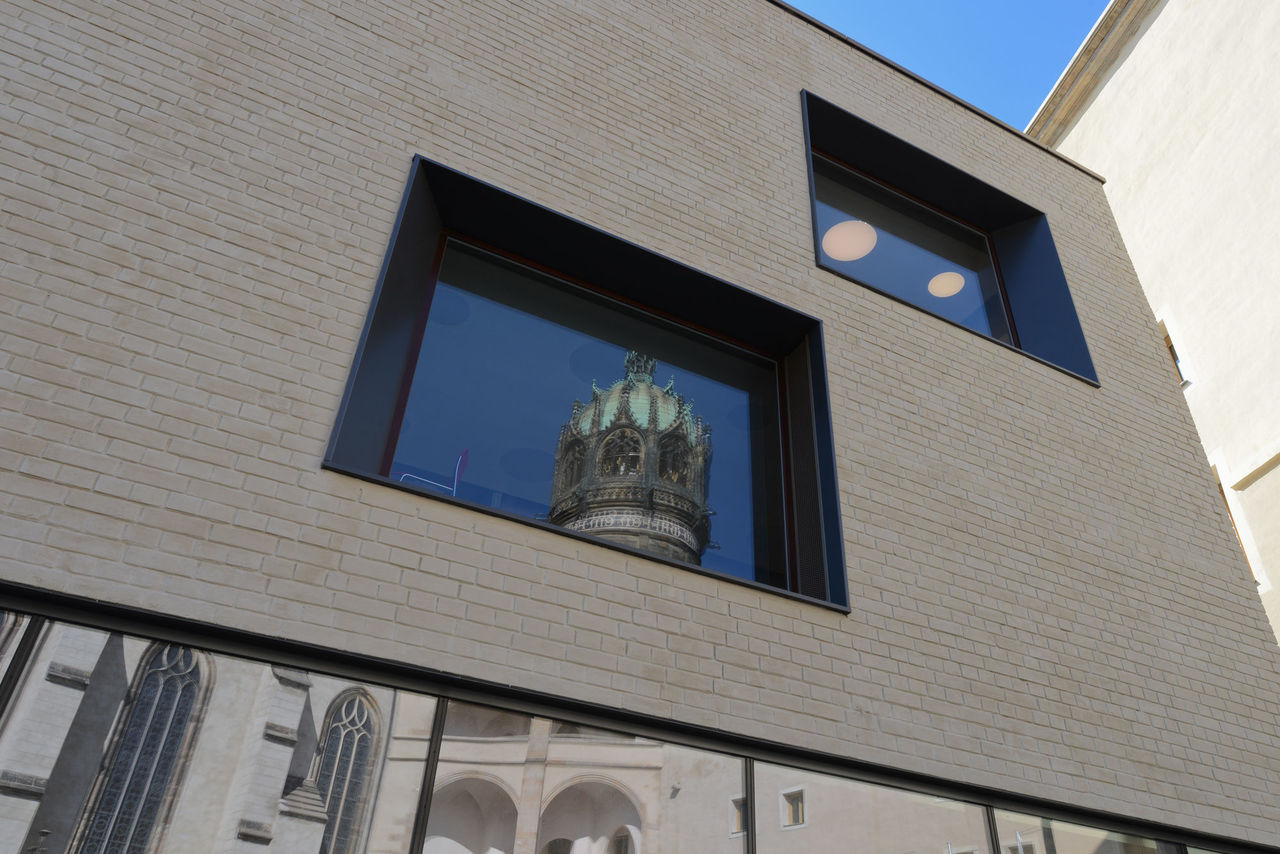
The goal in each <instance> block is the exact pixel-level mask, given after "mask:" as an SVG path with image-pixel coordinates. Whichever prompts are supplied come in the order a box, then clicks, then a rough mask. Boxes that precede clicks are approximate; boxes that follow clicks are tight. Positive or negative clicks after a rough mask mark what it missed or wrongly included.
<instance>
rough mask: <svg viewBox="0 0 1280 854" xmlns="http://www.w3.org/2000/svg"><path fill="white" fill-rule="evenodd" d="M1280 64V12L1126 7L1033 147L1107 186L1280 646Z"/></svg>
mask: <svg viewBox="0 0 1280 854" xmlns="http://www.w3.org/2000/svg"><path fill="white" fill-rule="evenodd" d="M1126 6H1128V7H1133V8H1132V10H1131V11H1129V12H1128V15H1127V17H1126V16H1125V15H1123V14H1122V13H1123V12H1124V11H1125V9H1124V7H1126ZM1278 64H1280V6H1277V5H1276V4H1274V3H1254V2H1248V0H1227V2H1221V3H1206V2H1196V0H1166V2H1128V3H1125V2H1120V0H1117V2H1114V3H1112V8H1111V9H1109V10H1108V12H1107V14H1105V15H1104V16H1103V19H1102V21H1101V22H1100V24H1099V27H1098V28H1097V29H1096V30H1095V32H1094V33H1093V34H1092V35H1091V37H1090V40H1089V41H1087V42H1086V43H1085V46H1084V47H1083V48H1082V50H1081V52H1080V55H1079V56H1077V58H1076V60H1075V61H1074V62H1073V68H1074V69H1079V71H1080V74H1079V76H1078V79H1076V78H1074V77H1073V76H1072V74H1071V69H1069V71H1068V75H1067V77H1065V78H1064V80H1063V82H1062V83H1061V84H1060V85H1059V91H1056V92H1055V93H1054V95H1052V96H1051V97H1050V99H1049V101H1048V102H1047V103H1046V109H1043V110H1042V111H1041V115H1039V116H1037V117H1036V119H1035V120H1034V121H1033V123H1032V126H1031V128H1030V132H1031V133H1032V135H1033V136H1037V137H1041V138H1044V139H1045V141H1047V142H1050V143H1052V144H1054V145H1055V146H1056V147H1057V148H1058V149H1059V150H1060V151H1062V152H1064V153H1065V154H1067V155H1069V156H1071V157H1073V158H1075V159H1076V160H1078V161H1079V162H1081V163H1083V164H1085V165H1087V166H1089V167H1090V168H1091V169H1094V170H1096V171H1098V172H1100V173H1101V174H1103V175H1104V176H1106V178H1107V185H1106V191H1107V198H1108V199H1109V200H1110V202H1111V206H1112V209H1113V210H1114V211H1115V216H1116V221H1117V222H1118V223H1119V226H1120V233H1121V235H1122V236H1123V237H1124V241H1125V245H1126V246H1127V247H1128V250H1129V254H1130V255H1131V257H1132V258H1133V263H1134V267H1135V268H1136V269H1137V272H1138V278H1139V280H1140V281H1141V282H1142V287H1143V289H1144V291H1145V292H1146V295H1147V299H1148V300H1149V301H1150V303H1151V307H1152V309H1153V310H1154V312H1155V315H1156V318H1157V319H1158V320H1159V321H1160V322H1162V323H1163V324H1164V326H1165V330H1164V331H1165V332H1166V334H1168V335H1169V337H1170V339H1171V341H1172V342H1173V345H1174V347H1175V348H1176V350H1177V353H1178V356H1179V358H1180V359H1181V363H1182V370H1183V374H1184V376H1185V377H1186V378H1187V380H1188V382H1187V383H1186V385H1185V392H1186V398H1187V403H1188V405H1189V406H1190V408H1191V414H1192V416H1193V417H1194V418H1195V423H1196V427H1197V429H1198V430H1199V432H1200V439H1201V441H1202V442H1203V443H1204V449H1205V452H1206V454H1207V455H1208V459H1209V462H1210V464H1212V466H1213V467H1214V469H1215V471H1216V474H1217V477H1218V479H1219V481H1220V482H1221V484H1222V487H1223V491H1224V494H1225V496H1226V499H1227V502H1228V504H1229V505H1230V507H1231V511H1232V514H1233V516H1234V518H1235V522H1236V524H1237V526H1238V527H1239V531H1240V538H1241V541H1242V542H1243V544H1244V547H1245V551H1246V553H1247V554H1248V556H1249V560H1250V564H1251V566H1252V568H1253V572H1254V574H1255V575H1256V576H1257V581H1258V589H1259V591H1260V592H1261V593H1262V600H1263V602H1264V603H1265V604H1266V606H1267V609H1268V612H1269V614H1270V617H1271V622H1272V625H1273V626H1274V627H1275V628H1276V631H1277V633H1280V588H1277V586H1276V585H1277V582H1280V469H1278V468H1277V464H1278V463H1280V373H1278V372H1277V371H1276V365H1277V364H1280V337H1278V336H1277V335H1276V328H1277V324H1278V323H1280V290H1278V289H1277V287H1276V271H1277V270H1278V269H1280V243H1278V242H1277V241H1276V240H1275V235H1276V233H1277V231H1280V100H1277V98H1276V96H1275V71H1276V68H1277V66H1278ZM1059 101H1061V102H1062V104H1061V105H1060V104H1059V103H1058V102H1059ZM1163 379H1164V380H1166V381H1170V382H1177V381H1178V380H1177V378H1176V376H1175V375H1174V374H1173V372H1168V373H1167V375H1166V377H1164V378H1163Z"/></svg>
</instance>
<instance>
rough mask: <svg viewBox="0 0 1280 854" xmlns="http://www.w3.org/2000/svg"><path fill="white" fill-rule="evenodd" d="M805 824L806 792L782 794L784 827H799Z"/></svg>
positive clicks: (801, 790)
mask: <svg viewBox="0 0 1280 854" xmlns="http://www.w3.org/2000/svg"><path fill="white" fill-rule="evenodd" d="M802 824H804V790H803V789H800V790H797V791H794V792H783V793H782V826H783V827H799V826H800V825H802Z"/></svg>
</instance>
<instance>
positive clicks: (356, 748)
mask: <svg viewBox="0 0 1280 854" xmlns="http://www.w3.org/2000/svg"><path fill="white" fill-rule="evenodd" d="M375 738H376V720H375V713H374V708H373V704H372V702H371V701H370V699H369V698H368V697H367V696H365V694H364V693H363V692H356V691H353V692H350V693H346V694H342V695H340V696H339V697H338V698H337V699H336V700H334V701H333V703H332V705H330V706H329V714H328V717H327V718H326V720H325V725H324V744H323V746H322V747H321V749H320V755H319V761H318V765H317V767H316V775H315V776H316V787H317V788H318V789H319V790H320V796H321V797H322V798H323V799H324V804H325V812H327V813H328V815H329V820H328V822H326V824H325V828H324V840H323V841H322V843H321V845H320V854H347V852H353V851H355V850H356V845H357V843H358V842H359V837H360V832H361V829H362V827H363V825H364V813H365V805H366V802H367V801H368V796H367V791H368V788H369V775H370V774H371V773H372V770H373V759H374V757H373V754H374V743H375Z"/></svg>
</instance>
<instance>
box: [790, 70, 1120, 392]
mask: <svg viewBox="0 0 1280 854" xmlns="http://www.w3.org/2000/svg"><path fill="white" fill-rule="evenodd" d="M804 110H805V131H806V135H807V141H808V154H809V163H810V175H811V176H812V182H813V183H812V191H813V196H812V202H813V205H812V212H813V228H814V251H815V260H816V262H817V264H818V266H819V267H821V268H822V269H824V270H828V271H830V272H832V273H834V274H836V275H838V276H841V277H843V278H845V279H847V280H848V281H850V282H855V283H857V284H859V285H862V286H864V287H867V288H870V289H872V290H874V291H877V292H878V293H882V294H885V295H886V296H889V297H891V298H893V299H895V300H898V301H900V302H902V303H905V304H907V305H911V306H914V307H916V308H918V309H920V310H922V311H925V312H928V313H929V314H932V315H933V316H935V317H940V318H942V319H944V320H946V321H948V322H950V323H954V324H956V325H958V326H961V327H963V328H965V329H969V330H971V331H973V332H975V333H977V334H979V335H983V336H986V337H987V338H989V339H991V340H993V341H996V342H999V343H1000V344H1002V345H1004V346H1005V347H1010V348H1012V349H1015V350H1018V351H1019V352H1022V353H1025V354H1026V355H1028V356H1031V357H1033V358H1035V359H1038V360H1039V361H1041V362H1044V363H1045V364H1047V365H1052V366H1053V367H1056V368H1058V369H1060V370H1063V371H1066V372H1068V373H1070V374H1073V375H1074V376H1076V377H1079V378H1080V379H1083V380H1084V381H1085V382H1088V383H1091V384H1093V385H1097V384H1098V375H1097V371H1095V370H1094V367H1093V359H1092V358H1091V357H1090V355H1089V348H1088V345H1087V344H1086V343H1085V340H1084V331H1083V329H1082V328H1081V326H1080V321H1079V318H1078V317H1077V315H1076V309H1075V303H1074V302H1073V300H1072V298H1071V291H1070V288H1069V287H1068V286H1067V279H1066V274H1065V273H1064V271H1063V267H1062V263H1061V261H1060V259H1059V258H1058V251H1057V248H1056V247H1055V245H1054V239H1053V233H1052V229H1051V228H1050V225H1049V219H1048V217H1047V216H1045V214H1044V213H1043V212H1041V211H1038V210H1036V209H1035V208H1033V207H1031V206H1030V205H1028V204H1026V203H1025V202H1022V201H1020V200H1019V199H1016V198H1014V197H1013V196H1010V195H1008V194H1007V193H1005V192H1003V191H1001V190H999V189H997V188H995V187H993V186H991V185H989V184H987V183H985V182H983V181H981V180H979V179H978V178H975V177H974V176H972V175H969V174H967V173H965V172H964V171H963V170H961V169H958V168H956V167H955V166H953V165H951V164H950V163H947V162H946V161H944V160H941V159H939V158H938V157H936V156H935V155H933V154H930V153H928V152H927V151H924V150H922V149H919V148H916V147H915V146H914V145H911V144H910V143H908V142H906V141H904V140H902V139H899V138H898V137H896V136H894V135H892V134H890V133H888V132H886V131H885V130H883V129H881V128H879V127H876V126H875V125H873V124H871V123H870V122H868V121H866V120H865V119H861V118H858V117H857V116H855V115H853V114H851V113H848V112H845V111H844V110H842V109H840V108H839V107H836V106H835V105H834V104H831V103H828V102H826V101H824V100H822V99H821V98H818V97H815V96H814V95H812V94H811V93H808V92H806V93H804Z"/></svg>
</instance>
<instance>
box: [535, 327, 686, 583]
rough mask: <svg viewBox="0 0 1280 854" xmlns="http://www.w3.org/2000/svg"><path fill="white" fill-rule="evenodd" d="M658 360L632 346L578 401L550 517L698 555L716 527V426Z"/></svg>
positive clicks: (636, 544) (660, 551) (654, 548)
mask: <svg viewBox="0 0 1280 854" xmlns="http://www.w3.org/2000/svg"><path fill="white" fill-rule="evenodd" d="M656 365H657V361H656V360H655V359H654V358H653V357H651V356H645V355H642V354H640V353H638V352H636V351H634V350H632V351H631V352H629V353H627V357H626V374H625V375H624V376H623V378H622V379H620V380H618V381H617V382H615V383H613V385H611V386H609V388H607V389H603V390H602V389H600V388H597V387H596V385H595V383H594V382H593V383H592V387H591V400H590V401H589V402H588V403H586V404H585V405H584V404H583V403H582V402H581V401H577V400H575V401H574V403H573V413H572V415H570V417H569V421H568V423H566V424H565V425H564V426H563V427H561V428H560V441H559V443H558V444H557V446H556V457H555V473H554V476H553V477H552V488H551V513H550V520H551V521H552V522H553V523H555V524H557V525H563V526H564V527H566V528H568V529H570V530H573V531H582V532H584V533H589V534H592V535H594V536H597V537H602V538H604V539H606V540H610V541H612V542H615V543H619V544H620V545H625V546H630V547H632V548H636V549H640V550H642V551H646V552H650V553H651V554H657V555H660V556H662V557H668V558H673V559H675V560H679V561H684V562H686V563H694V564H696V563H700V562H701V560H702V553H703V552H704V551H705V550H706V548H707V539H708V537H709V536H710V533H711V522H710V515H711V509H710V508H709V507H708V506H707V486H708V482H709V479H710V472H711V427H710V425H708V424H704V423H703V421H702V419H701V418H699V417H697V416H695V415H694V414H693V403H692V401H689V400H686V399H685V398H684V397H683V396H681V395H679V394H677V393H676V391H675V380H674V378H673V379H672V380H671V381H669V382H668V383H667V384H666V386H663V387H659V386H657V385H655V384H654V381H653V374H654V369H655V367H656Z"/></svg>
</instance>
